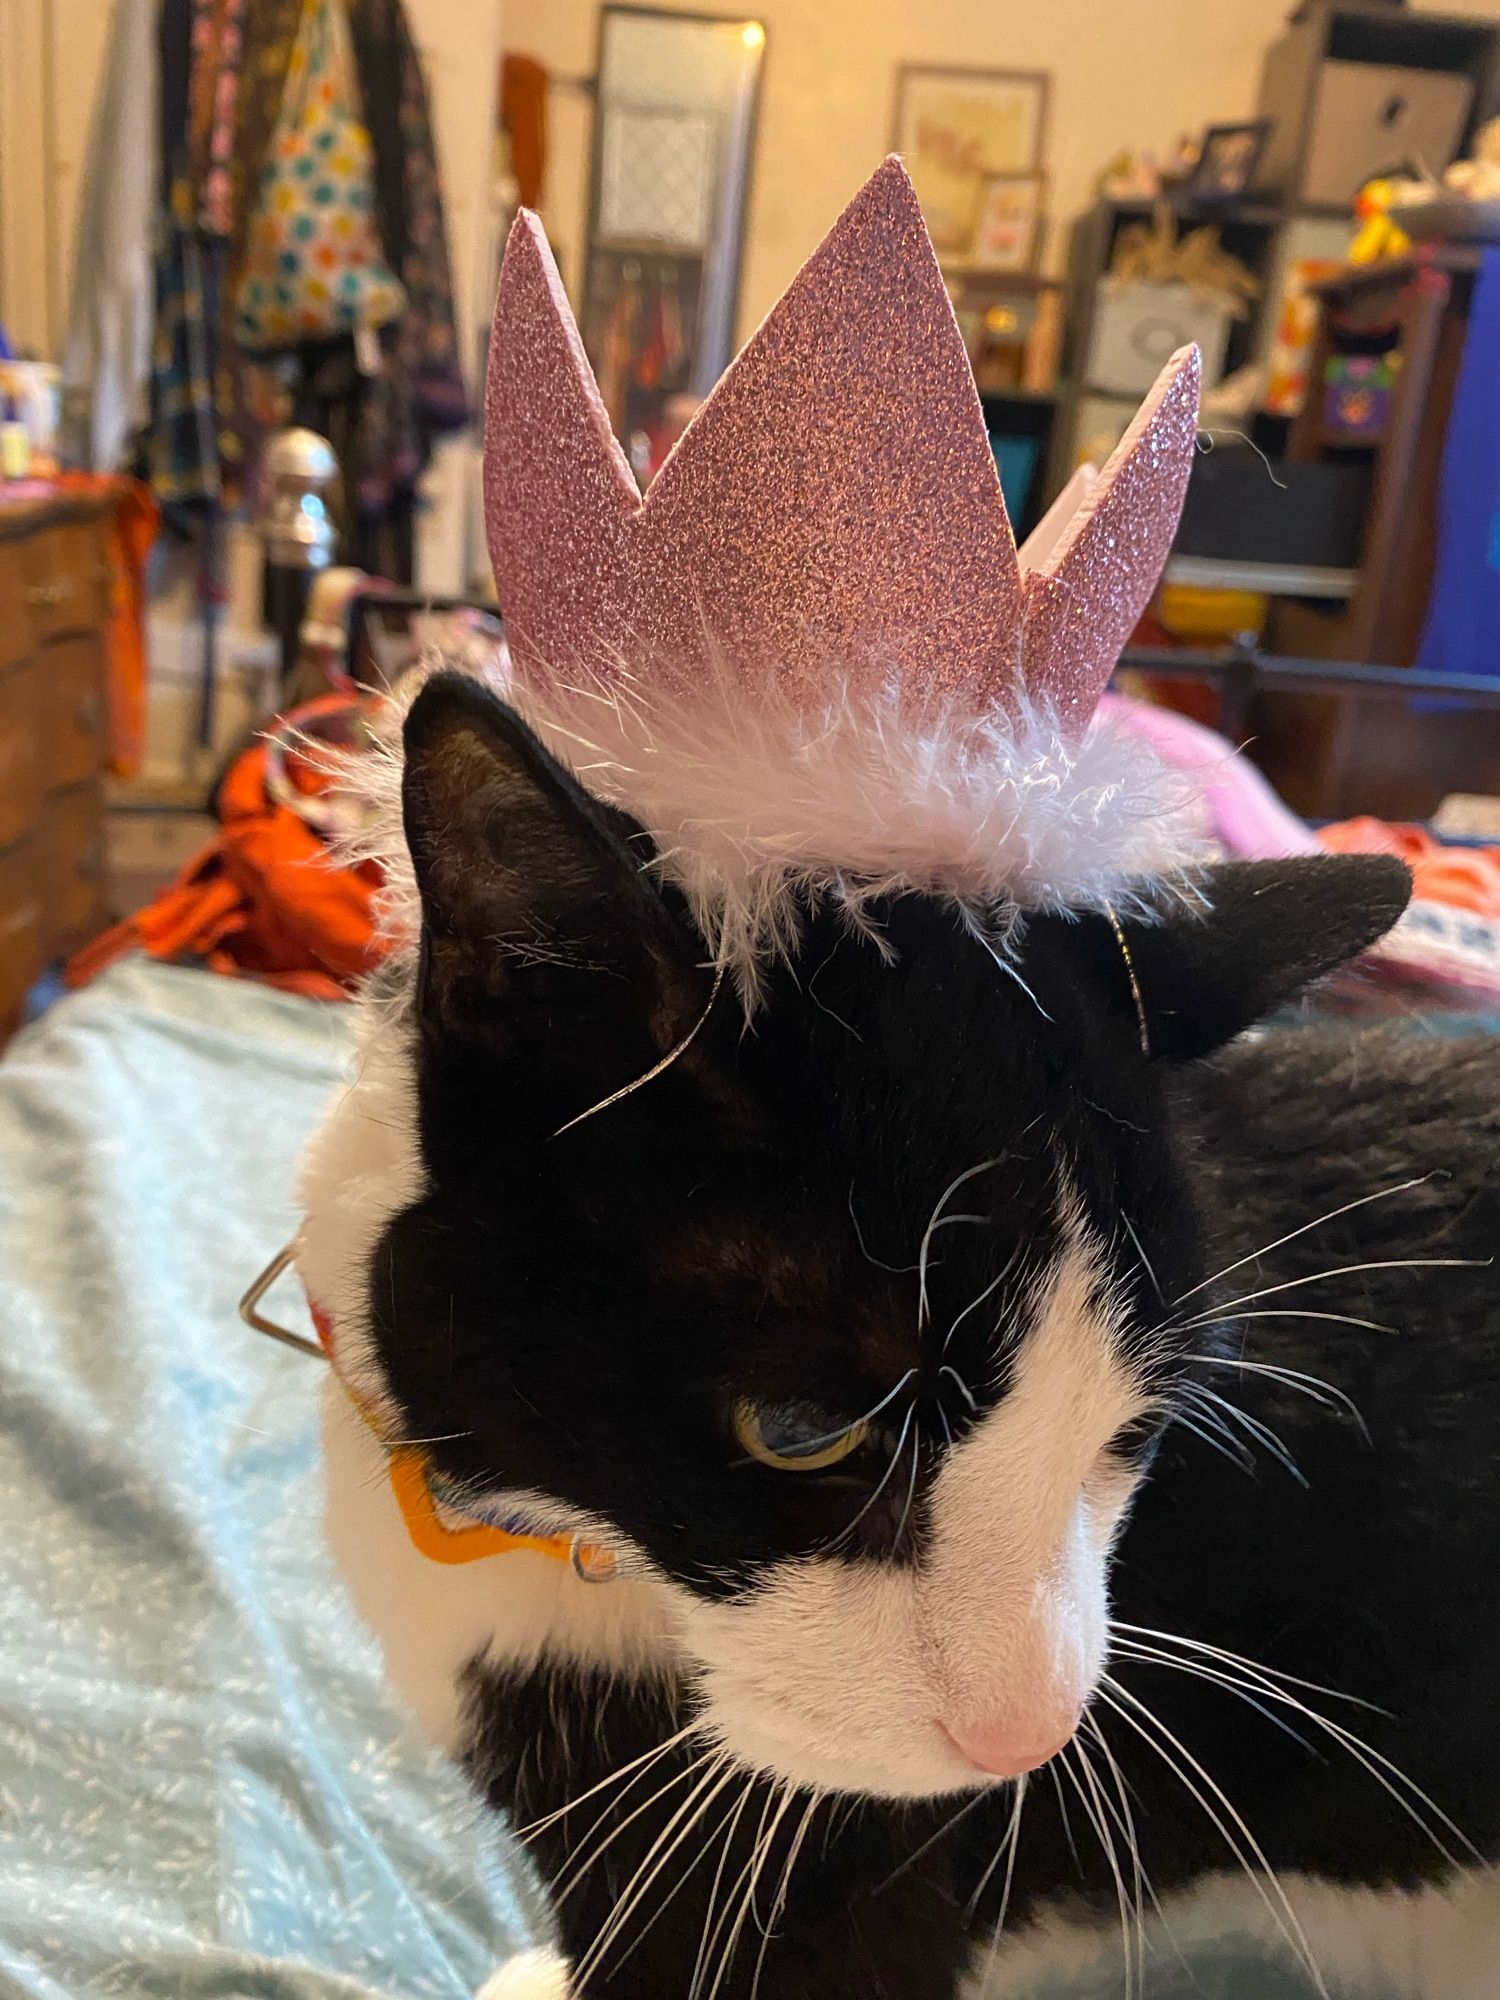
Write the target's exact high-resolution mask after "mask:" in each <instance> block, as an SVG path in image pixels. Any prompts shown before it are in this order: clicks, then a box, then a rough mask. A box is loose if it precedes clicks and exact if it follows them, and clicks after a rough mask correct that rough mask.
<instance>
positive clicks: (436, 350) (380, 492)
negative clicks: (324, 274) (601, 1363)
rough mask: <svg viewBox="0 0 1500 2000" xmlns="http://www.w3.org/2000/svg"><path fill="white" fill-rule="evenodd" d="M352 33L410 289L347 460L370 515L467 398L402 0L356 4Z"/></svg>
mask: <svg viewBox="0 0 1500 2000" xmlns="http://www.w3.org/2000/svg"><path fill="white" fill-rule="evenodd" d="M350 25H351V28H352V31H353V38H354V52H355V60H356V62H357V64H358V68H359V84H360V90H361V93H362V95H363V97H364V103H365V110H366V114H367V117H368V120H369V128H370V136H371V139H372V141H373V144H374V148H375V186H376V199H377V203H378V211H379V220H380V228H381V234H382V236H383V238H384V241H385V246H386V252H387V254H388V256H389V257H390V259H391V262H392V264H393V265H394V266H395V268H396V270H397V272H398V274H399V276H400V278H401V283H402V285H403V287H404V289H405V292H406V308H405V310H404V311H403V312H402V314H401V316H400V318H399V319H398V320H396V321H395V322H394V324H393V325H391V326H389V327H387V328H386V330H385V333H384V334H383V336H382V339H381V363H380V372H379V374H378V375H377V377H376V378H375V380H374V382H373V383H371V385H370V387H369V390H368V392H367V394H366V396H365V398H364V401H363V403H362V405H361V408H360V414H359V421H358V425H357V435H356V438H355V441H354V447H353V453H352V459H353V465H354V476H355V483H356V500H357V506H358V509H359V511H361V512H363V513H367V514H373V513H380V512H383V511H384V510H385V509H386V508H388V507H390V506H391V505H392V504H393V502H395V501H397V500H398V498H399V497H400V496H401V495H402V494H403V492H409V491H410V490H411V489H412V488H413V487H414V486H415V485H416V482H417V480H418V479H419V478H420V477H421V475H422V473H423V472H424V471H425V470H426V467H427V461H428V458H429V456H430V454H431V448H432V442H433V439H434V438H436V437H439V436H442V435H444V434H445V433H447V432H450V431H456V430H461V429H462V428H463V426H464V425H465V424H466V423H467V422H468V420H469V400H468V394H467V391H466V390H465V387H464V379H463V370H462V368H461V366H460V363H459V352H458V328H457V324H456V321H455V316H454V310H453V277H452V270H451V266H450V263H449V257H448V233H447V226H446V223H445V221H444V216H443V194H442V183H441V179H440V177H439V173H438V162H437V146H436V142H435V140H434V138H433V130H432V114H431V109H430V106H429V103H428V97H427V83H426V79H425V77H424V76H423V73H422V63H421V58H420V56H419V55H418V53H417V46H416V42H415V39H414V38H413V35H412V32H411V24H410V22H409V20H408V18H407V14H406V9H405V7H404V6H403V5H402V3H401V0H357V4H356V6H355V7H354V10H353V12H352V14H351V16H350Z"/></svg>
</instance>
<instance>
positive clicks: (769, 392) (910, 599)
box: [485, 158, 1200, 741]
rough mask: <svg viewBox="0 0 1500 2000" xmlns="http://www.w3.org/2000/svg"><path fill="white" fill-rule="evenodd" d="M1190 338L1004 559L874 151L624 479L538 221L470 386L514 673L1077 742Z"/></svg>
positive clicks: (1145, 539)
mask: <svg viewBox="0 0 1500 2000" xmlns="http://www.w3.org/2000/svg"><path fill="white" fill-rule="evenodd" d="M1199 381H1200V365H1199V359H1198V354H1197V350H1196V349H1188V350H1184V351H1183V352H1182V353H1181V354H1178V355H1176V356H1175V357H1174V358H1173V360H1172V361H1171V362H1170V363H1169V364H1168V366H1167V367H1166V368H1165V369H1164V370H1163V372H1162V374H1161V376H1160V378H1159V379H1158V381H1157V383H1156V386H1155V387H1154V388H1153V389H1152V391H1151V393H1150V395H1149V396H1148V397H1147V398H1146V401H1145V403H1144V404H1143V405H1142V407H1141V409H1140V411H1139V413H1138V414H1137V416H1136V418H1135V420H1134V422H1133V423H1132V424H1131V426H1130V428H1129V430H1128V431H1127V432H1126V434H1125V437H1124V439H1123V440H1122V442H1121V444H1120V447H1119V449H1118V450H1117V451H1116V452H1115V453H1114V455H1113V457H1112V458H1111V459H1110V461H1109V463H1108V465H1107V466H1106V467H1105V469H1104V471H1103V473H1102V474H1100V475H1099V476H1098V478H1097V479H1096V480H1094V481H1092V482H1090V481H1089V480H1088V479H1087V478H1084V479H1079V480H1075V481H1074V482H1073V483H1072V484H1071V485H1070V487H1069V489H1068V492H1067V493H1066V494H1065V495H1064V498H1063V501H1062V502H1060V503H1059V506H1058V507H1056V508H1054V509H1053V511H1052V513H1051V514H1050V515H1049V516H1048V518H1047V520H1046V521H1045V522H1044V523H1043V524H1042V527H1041V528H1040V529H1039V530H1038V531H1037V533H1036V534H1035V535H1033V537H1032V538H1031V540H1030V542H1028V544H1027V546H1026V548H1024V549H1022V550H1020V551H1018V550H1017V547H1016V543H1015V538H1014V535H1013V534H1012V532H1011V526H1010V522H1009V519H1008V518H1007V515H1006V511H1005V502H1004V500H1003V498H1002V496H1001V491H1000V482H999V479H998V476H997V473H996V469H995V462H994V458H993V455H992V453H991V450H990V444H989V439H988V437H987V435H986V431H985V425H984V419H983V415H982V412H981V410H980V405H979V399H978V397H977V395H976V393H975V388H974V381H973V376H972V374H971V373H970V369H969V363H968V358H967V355H966V354H965V351H964V346H963V340H962V337H961V336H960V333H959V330H958V326H957V323H956V321H955V319H954V316H953V310H952V307H951V305H950V304H949V300H948V296H947V293H946V291H945V289H944V285H943V280H942V275H941V273H940V271H939V269H938V264H937V259H936V257H935V255H934V253H933V249H932V245H931V242H930V240H929V239H928V236H927V232H926V229H925V227H924V225H923V222H922V217H921V212H920V210H919V209H918V206H917V201H916V196H915V193H914V191H913V189H912V185H911V182H910V180H909V179H908V178H907V175H906V172H905V170H904V169H903V167H902V166H901V164H900V162H899V161H898V160H896V159H894V158H892V159H888V160H887V161H886V162H885V163H884V164H883V165H882V166H881V167H880V168H879V169H878V170H877V171H876V173H875V174H874V175H873V176H872V178H871V179H870V180H869V181H868V182H867V183H866V185H865V186H864V187H863V188H862V189H861V191H860V192H859V194H858V195H856V197H855V199H854V200H853V201H852V202H851V203H850V205H849V207H848V208H847V209H846V210H845V211H844V214H843V215H842V216H841V217H840V218H839V220H838V222H837V223H835V225H834V227H833V228H832V230H831V231H830V232H829V234H828V236H827V237H826V238H825V239H824V241H823V243H822V244H821V245H820V246H819V248H818V249H817V250H816V251H815V252H814V253H813V255H812V257H811V258H810V259H809V260H808V262H807V264H806V265H805V266H804V267H803V269H802V271H801V272H800V273H799V274H798V276H797V277H796V278H795V279H794V280H793V282H792V284H791V286H790V287H789V289H788V290H787V292H786V293H785V295H784V296H783V298H782V299H781V301H780V303H779V304H778V305H777V306H776V307H775V309H774V310H773V311H772V312H771V314H770V316H769V317H768V318H767V319H766V321H765V322H764V324H763V325H762V326H761V327H760V329H759V331H758V332H757V333H756V334H755V335H754V337H753V338H752V339H751V340H750V342H749V344H748V345H747V346H746V347H745V349H744V350H743V352H742V353H741V354H740V356H739V358H738V359H737V360H736V361H735V362H734V363H733V365H732V366H731V367H730V368H729V370H728V371H727V372H726V374H725V375H724V376H723V378H722V380H721V381H720V382H719V384H718V386H717V388H716V389H715V390H714V392H713V394H712V395H711V396H710V397H709V399H708V400H707V402H706V403H705V404H704V406H703V408H702V409H701V410H700V411H699V413H698V415H697V416H696V417H695V418H694V420H693V422H692V423H691V425H690V426H689V427H688V429H687V431H686V432H685V433H684V435H683V437H682V438H681V439H680V441H679V442H678V444H677V446H676V448H675V450H674V451H673V453H672V455H671V456H670V458H669V459H668V460H667V463H666V464H665V466H664V467H663V468H662V470H661V472H660V474H659V475H658V477H657V478H656V480H655V481H654V483H653V484H652V486H651V488H650V490H649V492H648V493H647V494H646V496H645V497H644V499H643V498H642V496H641V495H640V493H639V491H638V489H637V487H636V483H635V480H634V478H633V477H632V475H631V471H630V467H629V465H628V463H627V461H626V458H625V455H624V453H623V452H622V451H621V449H620V447H619V444H618V443H617V442H616V440H615V437H614V435H613V433H612V431H611V429H610V424H609V419H608V417H607V416H606V414H605V410H604V405H603V403H602V401H601V399H600V396H599V391H598V388H597V386H596V384H595V381H594V377H593V373H592V371H591V369H590V367H589V364H588V360H587V358H586V356H585V354H584V351H583V345H582V342H581V341H580V339H579V336H578V330H577V327H576V325H575V323H574V320H573V316H572V313H571V312H570V310H569V308H568V304H567V300H566V298H565V296H564V293H563V289H562V284H561V280H560V279H559V277H558V273H557V267H556V265H555V263H554V262H553V259H552V255H551V251H550V250H549V248H548V245H547V239H546V236H545V234H544V232H543V230H542V226H541V224H540V222H539V221H538V220H537V218H536V217H535V216H534V215H531V214H529V213H527V212H525V211H523V212H522V213H521V215H520V216H518V217H517V220H516V222H515V225H514V227H513V228H512V230H511V234H510V240H509V242H508V244H507V246H506V252H505V261H504V267H503V269H502V272H501V277H500V288H499V296H498V298H497V301H496V306H495V320H494V330H493V335H492V340H491V346H490V364H489V384H488V392H487V399H486V456H485V497H486V510H487V518H488V529H489V544H490V555H491V559H492V562H493V566H494V573H495V580H496V585H497V588H498V592H499V597H500V604H501V609H502V611H503V613H504V616H505V622H506V629H507V633H508V636H509V641H510V647H511V653H512V659H513V663H514V668H515V672H516V674H517V676H518V679H519V681H520V683H521V684H522V685H523V686H529V687H530V688H532V689H533V690H535V691H537V692H538V693H541V692H543V691H544V690H545V688H546V687H547V685H548V684H549V683H551V684H554V685H555V684H557V683H559V682H562V681H566V680H567V679H568V678H569V677H573V678H575V679H576V678H578V677H580V676H586V677H589V678H592V679H594V680H596V681H597V682H599V683H602V684H604V685H606V686H608V685H609V684H610V683H611V682H616V683H618V682H619V681H620V680H622V679H625V678H627V677H628V678H629V680H630V682H631V683H632V685H633V686H634V687H635V688H636V689H637V690H640V691H641V692H643V693H645V694H647V695H648V696H649V692H650V690H651V689H652V688H659V689H660V690H661V692H662V693H663V694H664V695H666V694H669V695H670V696H671V698H672V699H674V700H676V701H680V700H681V699H682V698H683V697H684V696H686V695H688V694H689V693H690V691H691V690H692V688H694V687H695V686H696V685H698V684H700V683H701V682H702V681H703V680H704V679H705V677H706V676H707V675H709V674H722V673H723V672H725V671H726V670H727V672H728V673H729V674H730V675H731V676H732V677H733V678H734V679H735V681H736V682H737V683H738V684H739V685H741V686H742V687H743V688H744V689H745V691H746V694H747V696H749V697H750V698H752V699H754V698H755V691H756V690H757V689H758V690H760V691H761V692H762V693H763V694H764V695H765V696H767V697H768V698H771V699H774V700H777V701H780V702H791V703H792V704H794V705H806V706H808V707H815V706H816V705H817V704H818V703H820V702H824V701H826V700H827V698H828V689H829V685H830V680H831V678H833V679H836V680H837V681H838V683H839V684H840V685H841V686H842V687H843V688H844V689H845V690H846V691H852V692H853V693H854V694H856V695H858V694H859V693H860V692H861V691H864V690H869V689H874V688H876V687H877V686H878V687H882V688H885V689H889V688H891V687H892V685H894V686H895V687H896V689H897V692H898V695H899V699H900V703H901V706H902V708H903V710H904V711H910V712H912V713H914V714H924V713H927V712H930V710H931V708H932V705H933V703H934V702H936V703H937V704H938V705H939V706H941V707H945V708H948V709H950V710H951V709H953V708H957V709H959V710H962V711H963V712H965V713H968V714H970V715H974V716H982V715H986V714H988V715H994V714H995V712H996V711H1004V712H1014V711H1015V710H1016V709H1017V708H1018V706H1019V703H1018V700H1017V697H1023V698H1024V701H1025V703H1026V704H1027V705H1028V706H1029V707H1030V708H1031V709H1033V710H1041V711H1043V712H1047V713H1050V714H1051V715H1052V716H1053V717H1054V718H1055V720H1056V723H1057V726H1058V728H1059V730H1060V732H1061V735H1062V737H1063V739H1064V740H1065V741H1069V740H1071V741H1077V740H1078V739H1080V738H1081V736H1082V733H1083V731H1084V729H1085V727H1086V725H1087V723H1088V720H1089V717H1090V716H1091V715H1092V713H1093V710H1094V707H1095V704H1096V703H1097V701H1098V698H1099V695H1100V694H1101V692H1102V691H1103V688H1104V685H1105V683H1106V681H1107V680H1108V678H1109V675H1110V673H1111V671H1112V669H1113V667H1114V665H1115V662H1116V660H1117V659H1118V657H1119V653H1120V649H1121V647H1122V646H1123V645H1124V643H1125V641H1126V640H1127V639H1128V637H1129V635H1130V632H1131V630H1132V628H1133V627H1134V625H1135V623H1136V620H1137V619H1138V618H1139V616H1140V614H1141V612H1142V610H1143V609H1144V607H1145V604H1146V602H1147V600H1148V598H1149V596H1150V594H1151V592H1152V591H1153V590H1154V588H1155V586H1156V583H1157V581H1158V578H1159V577H1160V574H1161V570H1162V567H1163V565H1164V563H1165V561H1166V557H1167V554H1168V551H1169V549H1170V547H1171V543H1172V538H1173V535H1174V534H1175V532H1176V527H1177V521H1178V517H1179V515H1180V512H1181V508H1182V500H1183V495H1184V492H1185V490H1186V486H1187V480H1188V474H1189V471H1190V469H1191V464H1192V455H1193V449H1194V443H1195V439H1196V433H1197V412H1198V392H1199Z"/></svg>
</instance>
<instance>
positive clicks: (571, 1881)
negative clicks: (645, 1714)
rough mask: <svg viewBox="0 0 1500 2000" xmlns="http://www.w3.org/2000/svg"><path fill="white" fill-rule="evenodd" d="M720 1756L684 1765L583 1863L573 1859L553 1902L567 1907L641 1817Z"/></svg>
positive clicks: (705, 1756)
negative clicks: (616, 1844)
mask: <svg viewBox="0 0 1500 2000" xmlns="http://www.w3.org/2000/svg"><path fill="white" fill-rule="evenodd" d="M718 1754H719V1753H718V1752H717V1751H716V1750H712V1749H710V1750H705V1751H704V1752H703V1753H702V1754H701V1755H700V1756H697V1757H694V1758H692V1759H691V1760H690V1761H689V1762H688V1763H686V1764H684V1765H683V1767H682V1769H681V1770H680V1771H674V1772H673V1773H672V1775H671V1776H670V1777H668V1778H664V1779H663V1780H662V1782H661V1784H659V1785H658V1786H657V1787H656V1790H655V1791H654V1792H652V1793H651V1794H650V1795H649V1796H648V1797H646V1798H644V1799H642V1801H641V1803H640V1804H639V1805H638V1806H636V1807H635V1808H634V1809H633V1810H632V1811H631V1812H628V1813H627V1814H626V1815H625V1817H624V1819H622V1820H621V1821H620V1823H619V1825H618V1826H615V1827H611V1828H610V1829H609V1832H608V1833H607V1835H606V1836H605V1838H604V1839H603V1840H601V1841H598V1842H596V1843H595V1845H594V1847H593V1848H592V1851H590V1852H589V1853H588V1854H587V1856H586V1858H585V1859H584V1860H583V1861H582V1862H581V1863H579V1862H575V1861H573V1860H572V1859H571V1857H570V1861H569V1866H568V1867H567V1868H566V1869H565V1870H564V1871H563V1874H562V1875H560V1876H559V1877H558V1879H557V1881H556V1882H555V1883H554V1884H553V1885H552V1900H553V1901H554V1902H555V1903H559V1904H561V1903H565V1902H566V1901H567V1899H568V1897H569V1896H571V1895H572V1894H573V1891H574V1890H575V1889H576V1888H577V1887H578V1885H579V1883H580V1882H581V1881H582V1880H583V1878H584V1876H585V1875H587V1874H588V1872H589V1870H590V1869H591V1868H595V1867H597V1866H598V1864H599V1862H600V1861H601V1860H602V1859H603V1858H604V1856H605V1855H606V1854H607V1853H608V1852H609V1850H610V1848H611V1847H613V1846H614V1844H615V1842H616V1841H617V1840H618V1839H619V1838H620V1835H621V1834H622V1833H624V1832H625V1830H626V1828H627V1827H631V1826H633V1825H634V1824H635V1822H636V1821H637V1820H638V1819H639V1818H640V1817H641V1815H642V1814H643V1813H648V1812H650V1810H651V1808H652V1807H653V1806H656V1805H660V1804H661V1802H662V1800H663V1799H664V1798H665V1797H666V1796H667V1793H668V1792H670V1791H673V1790H675V1789H676V1787H677V1786H678V1785H680V1784H682V1783H683V1782H684V1781H685V1780H687V1779H691V1778H696V1777H697V1775H698V1774H699V1773H700V1772H701V1771H702V1770H703V1768H704V1767H705V1765H707V1764H708V1763H709V1762H710V1761H712V1760H713V1759H715V1758H716V1757H717V1756H718ZM608 1810H610V1809H609V1808H606V1812H607V1811H608ZM598 1824H599V1825H600V1826H602V1825H603V1824H604V1815H603V1814H601V1815H600V1819H599V1822H598ZM594 1830H597V1829H594Z"/></svg>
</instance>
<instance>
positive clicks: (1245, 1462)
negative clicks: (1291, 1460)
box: [1172, 1405, 1255, 1473]
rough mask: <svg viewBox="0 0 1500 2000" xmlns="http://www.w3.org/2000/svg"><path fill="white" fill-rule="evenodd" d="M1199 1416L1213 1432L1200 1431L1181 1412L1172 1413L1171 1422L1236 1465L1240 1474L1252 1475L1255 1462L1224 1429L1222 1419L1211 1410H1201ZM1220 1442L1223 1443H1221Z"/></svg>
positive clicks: (1189, 1418) (1237, 1440)
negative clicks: (1208, 1424)
mask: <svg viewBox="0 0 1500 2000" xmlns="http://www.w3.org/2000/svg"><path fill="white" fill-rule="evenodd" d="M1195 1407H1196V1405H1195ZM1199 1415H1200V1416H1201V1417H1202V1418H1203V1420H1204V1422H1205V1423H1212V1425H1213V1432H1211V1431H1206V1430H1203V1429H1201V1428H1200V1427H1199V1426H1198V1425H1197V1424H1195V1423H1194V1422H1193V1420H1192V1418H1191V1417H1188V1416H1185V1415H1184V1414H1183V1412H1182V1411H1181V1410H1174V1411H1173V1413H1172V1421H1173V1423H1174V1424H1177V1425H1180V1427H1181V1428H1182V1429H1183V1430H1185V1431H1191V1432H1192V1434H1193V1436H1194V1437H1195V1438H1198V1439H1200V1440H1201V1441H1202V1442H1203V1443H1204V1444H1206V1445H1209V1446H1211V1447H1212V1448H1213V1450H1215V1451H1216V1452H1218V1453H1219V1454H1220V1456H1221V1457H1223V1458H1227V1459H1228V1460H1229V1462H1230V1464H1231V1465H1237V1466H1238V1467H1239V1469H1240V1471H1241V1472H1251V1473H1253V1472H1254V1470H1255V1460H1254V1459H1253V1458H1252V1457H1251V1455H1250V1453H1249V1452H1248V1451H1247V1450H1246V1448H1245V1446H1244V1445H1243V1444H1242V1443H1241V1442H1240V1440H1239V1439H1238V1438H1237V1437H1235V1436H1234V1435H1233V1433H1232V1432H1231V1431H1230V1430H1229V1429H1228V1428H1227V1427H1226V1425H1225V1424H1224V1421H1223V1419H1222V1418H1220V1417H1216V1416H1215V1415H1214V1414H1213V1412H1212V1410H1201V1411H1199ZM1214 1432H1217V1433H1218V1434H1219V1435H1218V1436H1215V1435H1214V1434H1213V1433H1214ZM1221 1440H1223V1441H1222V1442H1221Z"/></svg>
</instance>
